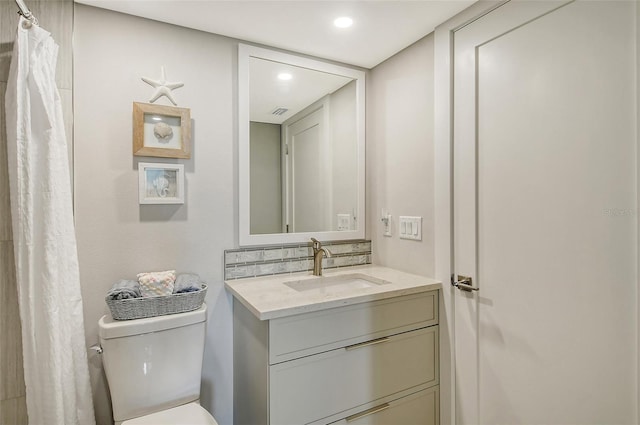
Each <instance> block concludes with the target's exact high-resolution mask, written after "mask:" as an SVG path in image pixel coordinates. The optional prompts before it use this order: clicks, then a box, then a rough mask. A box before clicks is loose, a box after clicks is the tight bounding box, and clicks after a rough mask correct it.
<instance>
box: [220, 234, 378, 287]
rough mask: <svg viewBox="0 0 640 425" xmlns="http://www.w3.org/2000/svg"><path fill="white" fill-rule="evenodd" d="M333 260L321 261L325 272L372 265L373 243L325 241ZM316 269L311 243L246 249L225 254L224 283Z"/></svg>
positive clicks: (324, 259)
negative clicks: (340, 268) (339, 268)
mask: <svg viewBox="0 0 640 425" xmlns="http://www.w3.org/2000/svg"><path fill="white" fill-rule="evenodd" d="M322 246H323V247H324V248H327V249H328V250H329V251H330V252H331V254H332V257H331V258H323V259H322V268H323V269H333V268H337V267H348V266H360V265H362V264H371V241H367V240H349V241H336V242H323V243H322ZM307 270H313V249H312V248H311V243H306V244H285V245H271V246H265V247H247V248H240V249H227V250H225V251H224V278H225V280H231V279H242V278H246V277H256V276H266V275H272V274H287V273H296V272H304V271H307Z"/></svg>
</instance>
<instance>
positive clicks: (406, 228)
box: [399, 216, 422, 241]
mask: <svg viewBox="0 0 640 425" xmlns="http://www.w3.org/2000/svg"><path fill="white" fill-rule="evenodd" d="M399 221H400V239H411V240H415V241H421V240H422V217H411V216H400V217H399Z"/></svg>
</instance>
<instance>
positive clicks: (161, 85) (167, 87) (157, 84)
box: [142, 66, 184, 105]
mask: <svg viewBox="0 0 640 425" xmlns="http://www.w3.org/2000/svg"><path fill="white" fill-rule="evenodd" d="M142 81H144V82H145V83H147V84H149V85H150V86H152V87H153V88H155V89H156V91H155V92H153V96H151V100H149V103H153V102H155V101H156V100H158V99H159V98H160V97H161V96H166V97H167V99H169V100H170V101H171V103H173V104H174V105H177V103H176V101H175V100H174V99H173V96H172V95H171V90H173V89H179V88H180V87H182V86H184V83H169V82H167V77H166V75H165V73H164V66H161V67H160V79H159V80H152V79H151V78H147V77H142Z"/></svg>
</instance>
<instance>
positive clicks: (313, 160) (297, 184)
mask: <svg viewBox="0 0 640 425" xmlns="http://www.w3.org/2000/svg"><path fill="white" fill-rule="evenodd" d="M325 132H326V130H325V123H324V110H323V108H322V107H321V108H320V109H317V110H315V111H314V112H311V113H310V114H308V115H306V116H305V117H304V118H302V119H300V120H297V121H295V122H294V123H292V124H288V125H286V127H285V134H286V143H287V145H288V147H286V149H285V152H287V203H288V207H287V212H288V220H287V223H288V224H289V231H290V232H315V231H326V230H330V228H329V227H328V224H327V223H326V221H327V218H328V212H329V210H330V194H329V193H328V191H329V190H330V188H331V173H330V172H329V171H328V169H327V148H328V146H327V143H326V140H325V139H326V137H325Z"/></svg>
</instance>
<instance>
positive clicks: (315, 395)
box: [269, 326, 438, 425]
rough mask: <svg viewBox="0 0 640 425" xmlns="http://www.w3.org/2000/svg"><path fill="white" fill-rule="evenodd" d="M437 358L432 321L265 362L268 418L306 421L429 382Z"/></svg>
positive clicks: (435, 371) (281, 424)
mask: <svg viewBox="0 0 640 425" xmlns="http://www.w3.org/2000/svg"><path fill="white" fill-rule="evenodd" d="M437 364H438V327H437V326H432V327H430V328H424V329H419V330H416V331H412V332H406V333H402V334H399V335H394V336H391V337H388V338H382V339H379V340H374V341H369V342H367V343H364V344H358V345H356V346H350V347H346V348H341V349H337V350H332V351H329V352H325V353H321V354H318V355H315V356H310V357H304V358H301V359H297V360H292V361H289V362H285V363H280V364H277V365H273V366H270V368H269V369H270V375H269V377H270V382H269V390H270V399H269V406H270V409H269V410H270V423H271V424H277V425H284V424H287V425H288V424H296V425H300V424H307V423H311V422H314V421H318V420H320V419H323V418H329V417H330V416H333V415H336V414H340V413H341V412H342V413H346V412H347V411H350V410H351V409H357V408H358V407H363V408H365V406H367V404H368V403H370V402H372V401H374V400H378V399H382V398H385V397H391V398H392V399H393V396H394V395H395V398H399V397H401V396H403V395H405V394H407V393H412V392H416V391H418V390H421V389H424V388H427V387H431V386H434V385H436V384H437V383H438V368H437ZM349 413H350V414H351V413H352V412H349ZM344 416H347V415H346V414H344V415H343V417H344ZM334 417H335V416H334ZM339 418H340V416H338V417H335V419H339ZM335 419H334V420H335Z"/></svg>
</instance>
